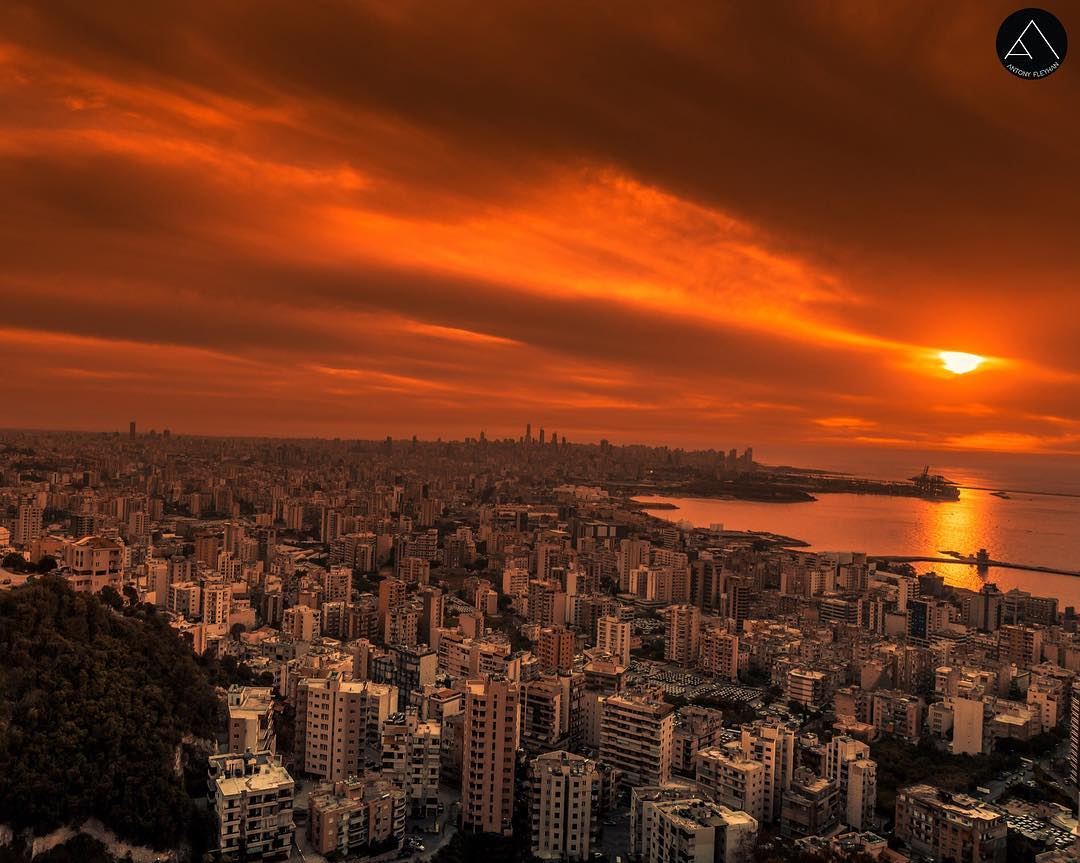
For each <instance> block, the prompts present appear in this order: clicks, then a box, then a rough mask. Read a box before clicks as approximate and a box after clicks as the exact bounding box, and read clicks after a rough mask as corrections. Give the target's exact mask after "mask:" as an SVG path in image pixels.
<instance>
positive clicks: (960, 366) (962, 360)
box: [938, 351, 986, 375]
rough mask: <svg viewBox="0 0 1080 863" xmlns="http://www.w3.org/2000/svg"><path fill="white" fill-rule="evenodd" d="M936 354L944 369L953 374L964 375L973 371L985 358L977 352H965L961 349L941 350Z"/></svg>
mask: <svg viewBox="0 0 1080 863" xmlns="http://www.w3.org/2000/svg"><path fill="white" fill-rule="evenodd" d="M938 356H939V357H940V358H941V364H942V365H943V366H944V367H945V370H946V371H949V372H952V373H953V374H954V375H966V374H967V373H968V372H973V371H975V369H977V368H978V367H979V366H981V365H982V364H983V362H984V361H985V360H986V358H985V357H980V356H979V355H978V354H965V353H964V352H963V351H941V352H940V353H939V354H938Z"/></svg>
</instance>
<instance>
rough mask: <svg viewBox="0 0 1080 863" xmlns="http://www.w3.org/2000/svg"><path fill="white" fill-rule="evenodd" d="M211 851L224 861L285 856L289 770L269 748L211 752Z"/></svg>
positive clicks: (289, 831) (289, 832)
mask: <svg viewBox="0 0 1080 863" xmlns="http://www.w3.org/2000/svg"><path fill="white" fill-rule="evenodd" d="M208 790H209V795H208V796H209V803H210V814H211V816H212V818H213V821H214V832H213V834H212V840H211V845H212V848H211V850H212V851H214V852H216V853H218V854H220V855H221V857H222V858H223V859H227V860H230V859H231V860H241V861H242V860H253V859H254V860H278V859H280V860H288V859H289V855H290V853H291V851H292V844H293V834H294V833H295V832H296V825H295V824H294V822H293V795H294V793H295V785H294V783H293V779H292V777H291V776H290V775H289V772H288V771H287V770H286V769H285V768H284V767H282V766H281V762H280V761H279V760H278V758H277V757H276V756H275V755H274V754H273V753H271V752H246V753H244V754H242V755H239V754H232V753H231V754H227V755H212V756H210V773H209V789H208Z"/></svg>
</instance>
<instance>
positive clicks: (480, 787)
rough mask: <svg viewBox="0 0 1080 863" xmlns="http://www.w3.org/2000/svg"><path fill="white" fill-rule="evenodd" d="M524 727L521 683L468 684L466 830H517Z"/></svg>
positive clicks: (500, 680)
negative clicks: (519, 760)
mask: <svg viewBox="0 0 1080 863" xmlns="http://www.w3.org/2000/svg"><path fill="white" fill-rule="evenodd" d="M520 728H521V721H520V708H519V704H518V686H517V684H516V683H511V682H510V681H508V680H506V679H505V678H500V677H491V676H486V677H481V678H473V679H471V680H469V681H468V682H467V683H466V685H465V729H464V731H465V739H464V749H463V753H462V770H461V824H462V828H463V829H465V830H468V831H472V832H483V833H502V834H504V835H507V836H508V835H510V833H511V832H512V829H513V815H514V765H515V761H516V757H517V748H518V743H519V736H520Z"/></svg>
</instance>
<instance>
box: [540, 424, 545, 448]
mask: <svg viewBox="0 0 1080 863" xmlns="http://www.w3.org/2000/svg"><path fill="white" fill-rule="evenodd" d="M543 445H544V430H543V428H541V429H540V446H543Z"/></svg>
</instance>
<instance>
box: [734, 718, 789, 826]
mask: <svg viewBox="0 0 1080 863" xmlns="http://www.w3.org/2000/svg"><path fill="white" fill-rule="evenodd" d="M797 733H798V729H797V728H796V727H795V726H793V725H788V724H786V723H783V722H780V721H778V720H775V719H767V720H766V719H759V720H757V721H755V722H753V723H751V724H750V725H744V726H743V727H742V730H741V732H740V735H739V748H740V749H741V750H742V752H743V754H744V755H746V756H747V757H748V758H751V759H753V760H754V761H760V762H761V763H762V764H763V765H764V766H765V815H764V820H765V822H766V823H771V822H773V821H776V820H777V819H779V817H780V801H781V799H782V797H783V793H784V792H785V791H786V790H787V789H788V788H790V787H791V779H792V775H793V774H794V772H795V740H796V736H797Z"/></svg>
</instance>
